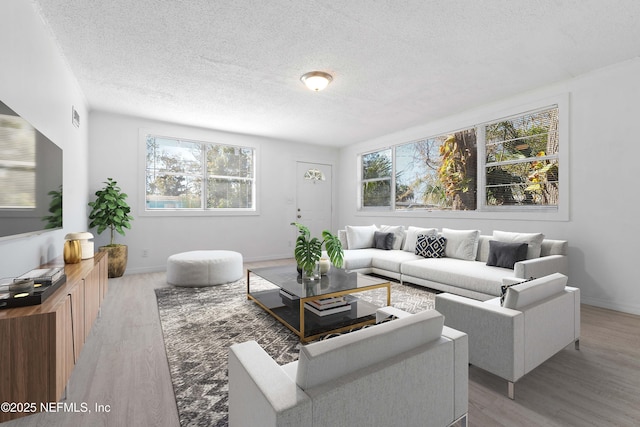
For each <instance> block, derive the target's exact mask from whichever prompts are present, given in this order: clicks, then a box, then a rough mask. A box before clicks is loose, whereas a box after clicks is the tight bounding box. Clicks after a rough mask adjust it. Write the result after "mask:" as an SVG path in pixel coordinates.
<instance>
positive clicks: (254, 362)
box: [229, 341, 312, 427]
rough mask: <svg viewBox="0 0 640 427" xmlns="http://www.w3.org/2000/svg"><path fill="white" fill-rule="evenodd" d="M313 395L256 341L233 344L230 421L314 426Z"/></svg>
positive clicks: (247, 424)
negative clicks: (300, 386) (298, 383)
mask: <svg viewBox="0 0 640 427" xmlns="http://www.w3.org/2000/svg"><path fill="white" fill-rule="evenodd" d="M311 416H312V405H311V399H310V398H309V396H307V394H306V393H305V392H304V391H302V389H300V388H299V387H298V386H297V385H296V383H295V381H294V380H293V379H292V378H290V377H289V376H288V375H287V374H286V373H285V371H284V370H283V369H282V368H281V367H280V366H279V365H278V364H277V363H276V362H275V361H274V360H273V359H272V358H271V356H269V355H268V354H267V352H265V351H264V350H263V349H262V347H260V345H259V344H258V343H257V342H255V341H247V342H244V343H241V344H234V345H232V346H231V347H230V348H229V424H230V425H237V426H254V425H260V426H292V427H294V426H311Z"/></svg>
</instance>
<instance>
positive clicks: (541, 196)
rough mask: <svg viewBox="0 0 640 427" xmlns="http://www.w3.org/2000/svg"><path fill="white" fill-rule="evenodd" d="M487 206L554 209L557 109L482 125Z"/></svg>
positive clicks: (555, 196)
mask: <svg viewBox="0 0 640 427" xmlns="http://www.w3.org/2000/svg"><path fill="white" fill-rule="evenodd" d="M484 131H485V141H486V142H485V151H486V156H485V177H486V187H485V194H486V197H485V203H486V205H487V206H526V205H529V206H557V204H558V194H559V181H558V176H559V175H558V108H557V107H554V108H550V109H545V110H543V111H538V112H534V113H527V114H524V115H520V116H518V117H514V118H510V119H507V120H501V121H498V122H494V123H490V124H487V125H485V128H484Z"/></svg>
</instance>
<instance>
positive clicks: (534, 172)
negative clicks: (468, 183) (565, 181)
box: [487, 159, 558, 206]
mask: <svg viewBox="0 0 640 427" xmlns="http://www.w3.org/2000/svg"><path fill="white" fill-rule="evenodd" d="M557 203H558V161H557V160H555V159H553V160H542V161H531V162H524V163H515V164H509V165H502V166H493V167H489V168H487V205H489V206H514V205H539V206H554V205H557Z"/></svg>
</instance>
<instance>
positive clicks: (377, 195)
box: [362, 179, 391, 207]
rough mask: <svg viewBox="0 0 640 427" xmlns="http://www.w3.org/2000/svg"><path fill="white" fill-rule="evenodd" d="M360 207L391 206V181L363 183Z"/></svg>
mask: <svg viewBox="0 0 640 427" xmlns="http://www.w3.org/2000/svg"><path fill="white" fill-rule="evenodd" d="M362 206H363V207H374V206H391V179H385V180H382V181H370V182H365V183H363V184H362Z"/></svg>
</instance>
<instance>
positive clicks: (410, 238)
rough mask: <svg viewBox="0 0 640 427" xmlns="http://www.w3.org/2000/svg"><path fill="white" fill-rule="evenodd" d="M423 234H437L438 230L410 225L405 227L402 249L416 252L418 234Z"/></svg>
mask: <svg viewBox="0 0 640 427" xmlns="http://www.w3.org/2000/svg"><path fill="white" fill-rule="evenodd" d="M420 234H422V235H425V236H437V235H438V230H437V229H435V228H419V227H412V226H410V227H409V228H407V236H406V237H405V239H404V245H403V246H402V250H403V251H407V252H411V253H416V243H417V241H418V235H420Z"/></svg>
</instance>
